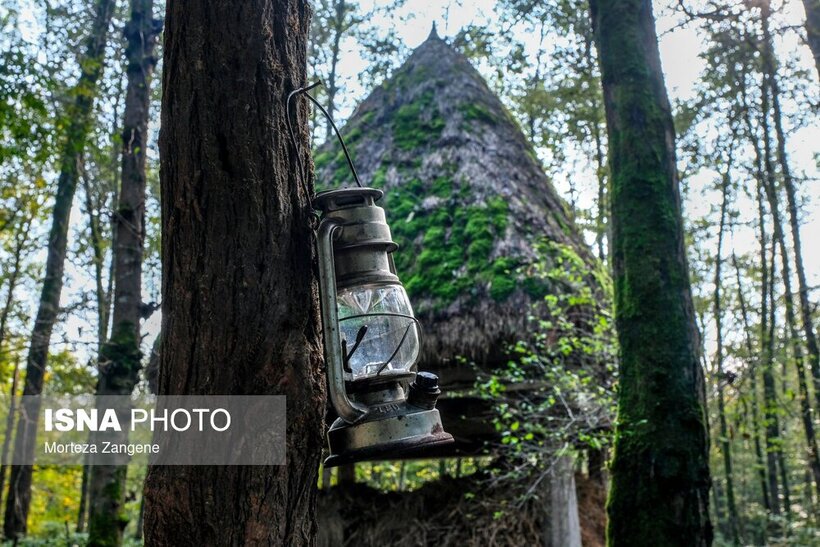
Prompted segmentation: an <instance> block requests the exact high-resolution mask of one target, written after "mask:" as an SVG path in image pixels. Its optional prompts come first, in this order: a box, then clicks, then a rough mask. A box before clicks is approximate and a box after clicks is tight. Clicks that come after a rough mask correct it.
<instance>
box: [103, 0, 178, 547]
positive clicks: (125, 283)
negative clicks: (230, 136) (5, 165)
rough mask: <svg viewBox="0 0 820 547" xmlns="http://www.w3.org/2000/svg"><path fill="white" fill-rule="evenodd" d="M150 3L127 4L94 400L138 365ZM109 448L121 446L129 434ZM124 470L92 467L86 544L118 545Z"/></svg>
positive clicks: (130, 380) (156, 26)
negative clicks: (107, 281) (105, 313)
mask: <svg viewBox="0 0 820 547" xmlns="http://www.w3.org/2000/svg"><path fill="white" fill-rule="evenodd" d="M153 8H154V2H153V0H131V2H130V13H131V15H130V20H129V22H128V24H127V25H126V27H125V37H126V40H127V44H128V45H127V47H126V61H127V68H126V70H127V75H128V85H127V87H126V91H125V93H126V97H125V112H124V116H123V132H122V171H121V172H122V176H121V178H120V180H121V188H120V192H119V204H118V206H117V214H116V220H115V225H116V230H115V233H116V239H115V240H114V257H115V266H114V278H115V280H114V309H113V325H112V329H111V338H110V340H108V341H107V342H106V343H105V344H104V345H103V347H102V351H101V352H100V365H99V367H100V376H99V382H98V384H97V394H98V395H130V394H131V392H132V391H133V390H134V386H135V385H136V383H137V381H138V380H139V370H140V366H141V357H142V356H141V353H140V318H141V317H140V316H141V304H142V254H143V247H144V240H145V184H146V180H145V150H146V147H147V143H148V114H149V109H150V94H151V93H150V92H151V76H152V74H153V71H154V65H155V64H156V59H155V57H154V49H155V48H156V44H157V37H158V35H159V32H160V30H161V28H162V26H161V24H160V22H159V21H157V20H155V19H154V18H153ZM115 436H116V437H119V438H116V439H112V442H126V441H127V439H128V432H127V431H124V432H122V433H119V434H116V435H115ZM127 471H128V467H127V466H124V465H122V466H115V465H98V466H94V467H93V468H92V469H91V476H90V478H89V491H88V494H89V509H90V511H89V518H88V524H89V529H88V531H89V536H88V542H89V545H99V546H104V545H120V544H121V543H122V536H123V530H124V529H125V526H126V525H127V524H128V520H127V518H126V516H125V514H124V508H125V479H126V473H127Z"/></svg>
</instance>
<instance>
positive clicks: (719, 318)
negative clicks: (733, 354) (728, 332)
mask: <svg viewBox="0 0 820 547" xmlns="http://www.w3.org/2000/svg"><path fill="white" fill-rule="evenodd" d="M730 153H731V152H730ZM731 169H732V161H731V159H730V161H729V162H728V163H727V166H726V173H725V174H724V176H723V184H722V192H723V200H722V201H721V204H720V223H719V227H718V244H717V254H716V255H715V294H714V314H715V332H716V335H717V349H716V355H715V361H716V368H717V403H718V422H719V427H720V449H721V452H722V454H723V470H724V472H725V473H726V510H727V512H728V525H729V535H730V538H731V540H732V543H733V544H734V545H740V532H739V523H738V516H737V506H736V505H735V484H734V475H733V473H732V443H731V439H730V438H729V427H728V425H727V423H726V401H725V394H724V392H723V386H724V382H725V375H724V372H723V308H722V304H723V302H722V301H721V294H720V290H721V283H722V278H721V268H722V266H723V257H722V256H721V253H722V252H723V237H724V234H725V231H726V215H727V214H728V211H727V209H728V202H729V187H730V179H729V177H730V171H731Z"/></svg>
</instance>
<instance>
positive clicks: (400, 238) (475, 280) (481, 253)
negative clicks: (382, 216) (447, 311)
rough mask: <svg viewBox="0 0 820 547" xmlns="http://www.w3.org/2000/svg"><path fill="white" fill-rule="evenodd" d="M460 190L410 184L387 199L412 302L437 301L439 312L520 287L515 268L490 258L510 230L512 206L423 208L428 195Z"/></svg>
mask: <svg viewBox="0 0 820 547" xmlns="http://www.w3.org/2000/svg"><path fill="white" fill-rule="evenodd" d="M454 189H455V185H454V184H453V180H452V178H451V177H440V178H438V179H436V180H434V181H432V182H431V183H427V184H425V183H424V182H423V181H421V180H419V179H410V180H409V181H408V182H407V183H406V184H404V185H402V186H400V187H399V188H395V189H393V190H392V191H391V192H390V193H389V194H388V195H387V203H386V208H387V211H388V215H389V217H390V224H391V228H392V231H393V238H394V239H395V240H396V242H397V243H399V245H400V248H401V250H400V252H398V253H396V255H395V260H396V268H397V269H398V272H399V275H400V277H401V278H402V279H403V280H404V281H405V285H406V287H407V291H408V293H409V294H410V296H411V297H415V298H418V297H423V298H429V299H432V300H433V301H434V303H435V304H434V305H435V307H437V308H442V307H446V306H447V305H449V304H450V303H451V302H452V301H453V300H455V299H456V298H457V297H459V296H461V295H478V294H479V293H480V292H481V291H483V290H489V292H490V294H491V295H492V296H493V298H498V299H503V298H506V297H507V296H509V294H510V293H511V292H512V291H513V290H514V289H515V286H516V283H517V282H516V280H515V279H516V276H515V275H514V273H513V272H512V271H511V269H512V268H513V267H514V266H515V264H514V262H513V261H512V260H511V259H509V258H497V259H491V258H490V257H491V254H492V251H493V248H494V246H495V241H496V240H497V239H498V238H499V237H502V236H503V234H504V230H505V228H506V226H507V214H508V209H507V204H506V202H504V200H503V199H493V200H490V201H489V202H488V203H487V204H481V205H471V206H466V207H463V206H460V205H458V204H457V203H456V201H457V200H452V199H448V200H446V201H443V202H441V203H440V204H439V205H438V206H437V207H435V208H434V209H431V210H426V211H423V210H421V208H420V207H419V205H420V203H421V201H422V199H423V198H424V197H425V196H429V195H431V194H433V195H438V196H439V197H445V196H446V197H452V196H453V194H454ZM459 193H460V191H459Z"/></svg>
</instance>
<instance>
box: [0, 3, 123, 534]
mask: <svg viewBox="0 0 820 547" xmlns="http://www.w3.org/2000/svg"><path fill="white" fill-rule="evenodd" d="M114 4H115V2H114V0H97V2H96V6H95V13H94V21H93V23H92V28H91V33H90V34H89V36H88V38H87V40H86V51H85V55H84V56H83V59H82V61H81V63H80V64H81V67H82V68H81V74H80V79H79V81H78V82H77V85H76V87H75V88H74V90H73V96H74V102H73V104H72V105H71V106H69V109H68V110H69V112H68V115H67V116H66V118H67V119H68V120H70V121H69V125H68V129H67V134H66V140H65V143H64V145H63V150H62V158H61V160H60V176H59V178H58V180H57V195H56V199H55V201H54V209H53V211H52V221H51V222H52V223H51V231H50V232H49V239H48V254H47V258H46V269H45V275H44V277H43V286H42V291H41V293H40V303H39V307H38V309H37V318H36V319H35V322H34V328H33V330H32V333H31V345H30V347H29V352H28V360H27V363H26V377H25V381H24V388H23V395H39V394H40V393H41V392H42V390H43V379H44V376H45V370H46V364H47V362H48V348H49V344H50V342H51V332H52V330H53V328H54V324H55V323H56V321H57V314H58V311H59V306H60V294H61V293H62V290H63V266H64V263H65V256H66V243H67V238H68V224H69V217H70V214H71V206H72V203H73V201H74V192H75V190H76V188H77V179H78V174H79V170H78V166H79V164H80V161H81V158H82V154H83V149H84V148H85V142H86V138H87V136H88V133H89V131H90V128H91V125H92V124H91V113H92V111H93V106H94V99H95V97H96V95H97V81H98V80H99V78H100V75H101V74H102V72H103V64H104V60H105V45H106V39H107V36H108V27H109V26H110V23H111V16H112V14H113V12H114ZM28 410H29V411H31V412H33V413H34V414H33V415H34V419H28V420H19V421H18V426H17V437H16V438H15V440H14V454H15V460H18V461H20V460H25V459H30V458H31V457H32V456H33V454H34V437H35V434H36V431H37V422H38V418H39V410H40V409H39V408H34V405H32V407H31V408H29V409H28ZM31 474H32V467H31V466H30V465H19V466H17V465H16V466H12V470H11V477H10V488H9V496H8V499H7V501H6V511H5V520H4V522H3V532H4V534H5V536H6V538H7V539H14V538H18V537H19V536H20V535H21V534H24V533H25V531H26V520H27V518H28V510H29V506H30V504H31Z"/></svg>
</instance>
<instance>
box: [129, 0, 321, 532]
mask: <svg viewBox="0 0 820 547" xmlns="http://www.w3.org/2000/svg"><path fill="white" fill-rule="evenodd" d="M309 18H310V7H309V5H308V3H307V2H305V1H304V0H250V1H248V2H243V3H241V4H236V3H233V2H205V1H204V0H171V1H170V2H169V3H168V4H167V10H166V18H165V21H166V30H165V45H164V48H163V51H164V60H163V65H164V71H163V101H162V130H161V133H160V162H161V169H160V180H161V185H162V227H163V249H162V264H163V291H162V293H163V298H162V305H163V309H162V312H163V329H162V350H161V352H160V359H161V366H160V367H159V393H160V395H168V394H182V395H185V394H200V395H208V394H223V395H231V394H244V395H251V394H257V395H285V396H287V403H288V404H287V407H288V408H287V426H288V427H287V446H286V449H287V465H282V466H272V467H265V466H247V467H241V466H209V467H186V466H153V467H150V468H149V470H148V476H147V477H146V482H145V493H144V495H145V527H144V534H145V543H146V544H147V545H241V544H248V545H256V544H269V545H287V546H292V547H299V546H303V545H313V544H314V543H315V535H316V531H317V530H316V529H317V525H316V517H315V509H316V493H317V489H316V479H317V473H318V467H319V458H320V456H321V452H322V445H323V441H322V430H323V426H324V412H325V403H326V400H325V393H324V383H325V379H324V373H323V367H322V357H321V353H322V352H321V343H320V334H319V333H320V328H319V308H318V300H317V296H316V295H317V284H316V276H315V268H314V265H315V262H314V257H313V256H312V248H313V232H312V228H311V222H312V218H313V216H312V211H311V207H310V203H309V200H310V196H308V195H305V193H304V191H303V186H302V184H301V183H300V181H299V179H298V173H299V172H300V171H301V169H300V168H299V167H300V166H304V167H305V170H306V171H307V172H308V173H309V172H310V168H309V166H310V157H309V150H310V148H309V146H308V130H307V109H306V108H305V107H304V106H305V103H304V102H303V101H300V108H298V109H297V112H296V113H295V114H296V115H295V124H296V128H297V135H298V140H299V144H300V149H301V150H302V154H301V155H297V154H296V153H295V151H294V147H293V145H292V143H291V142H290V141H289V139H288V137H287V135H288V131H287V125H286V120H285V101H286V98H287V96H288V94H289V93H290V92H291V91H292V90H293V89H296V88H297V87H300V86H302V85H304V84H305V77H306V76H305V68H306V67H305V57H306V52H305V47H306V43H307V33H308V28H309ZM307 182H310V181H307ZM192 341H195V343H192ZM203 500H207V503H203Z"/></svg>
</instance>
